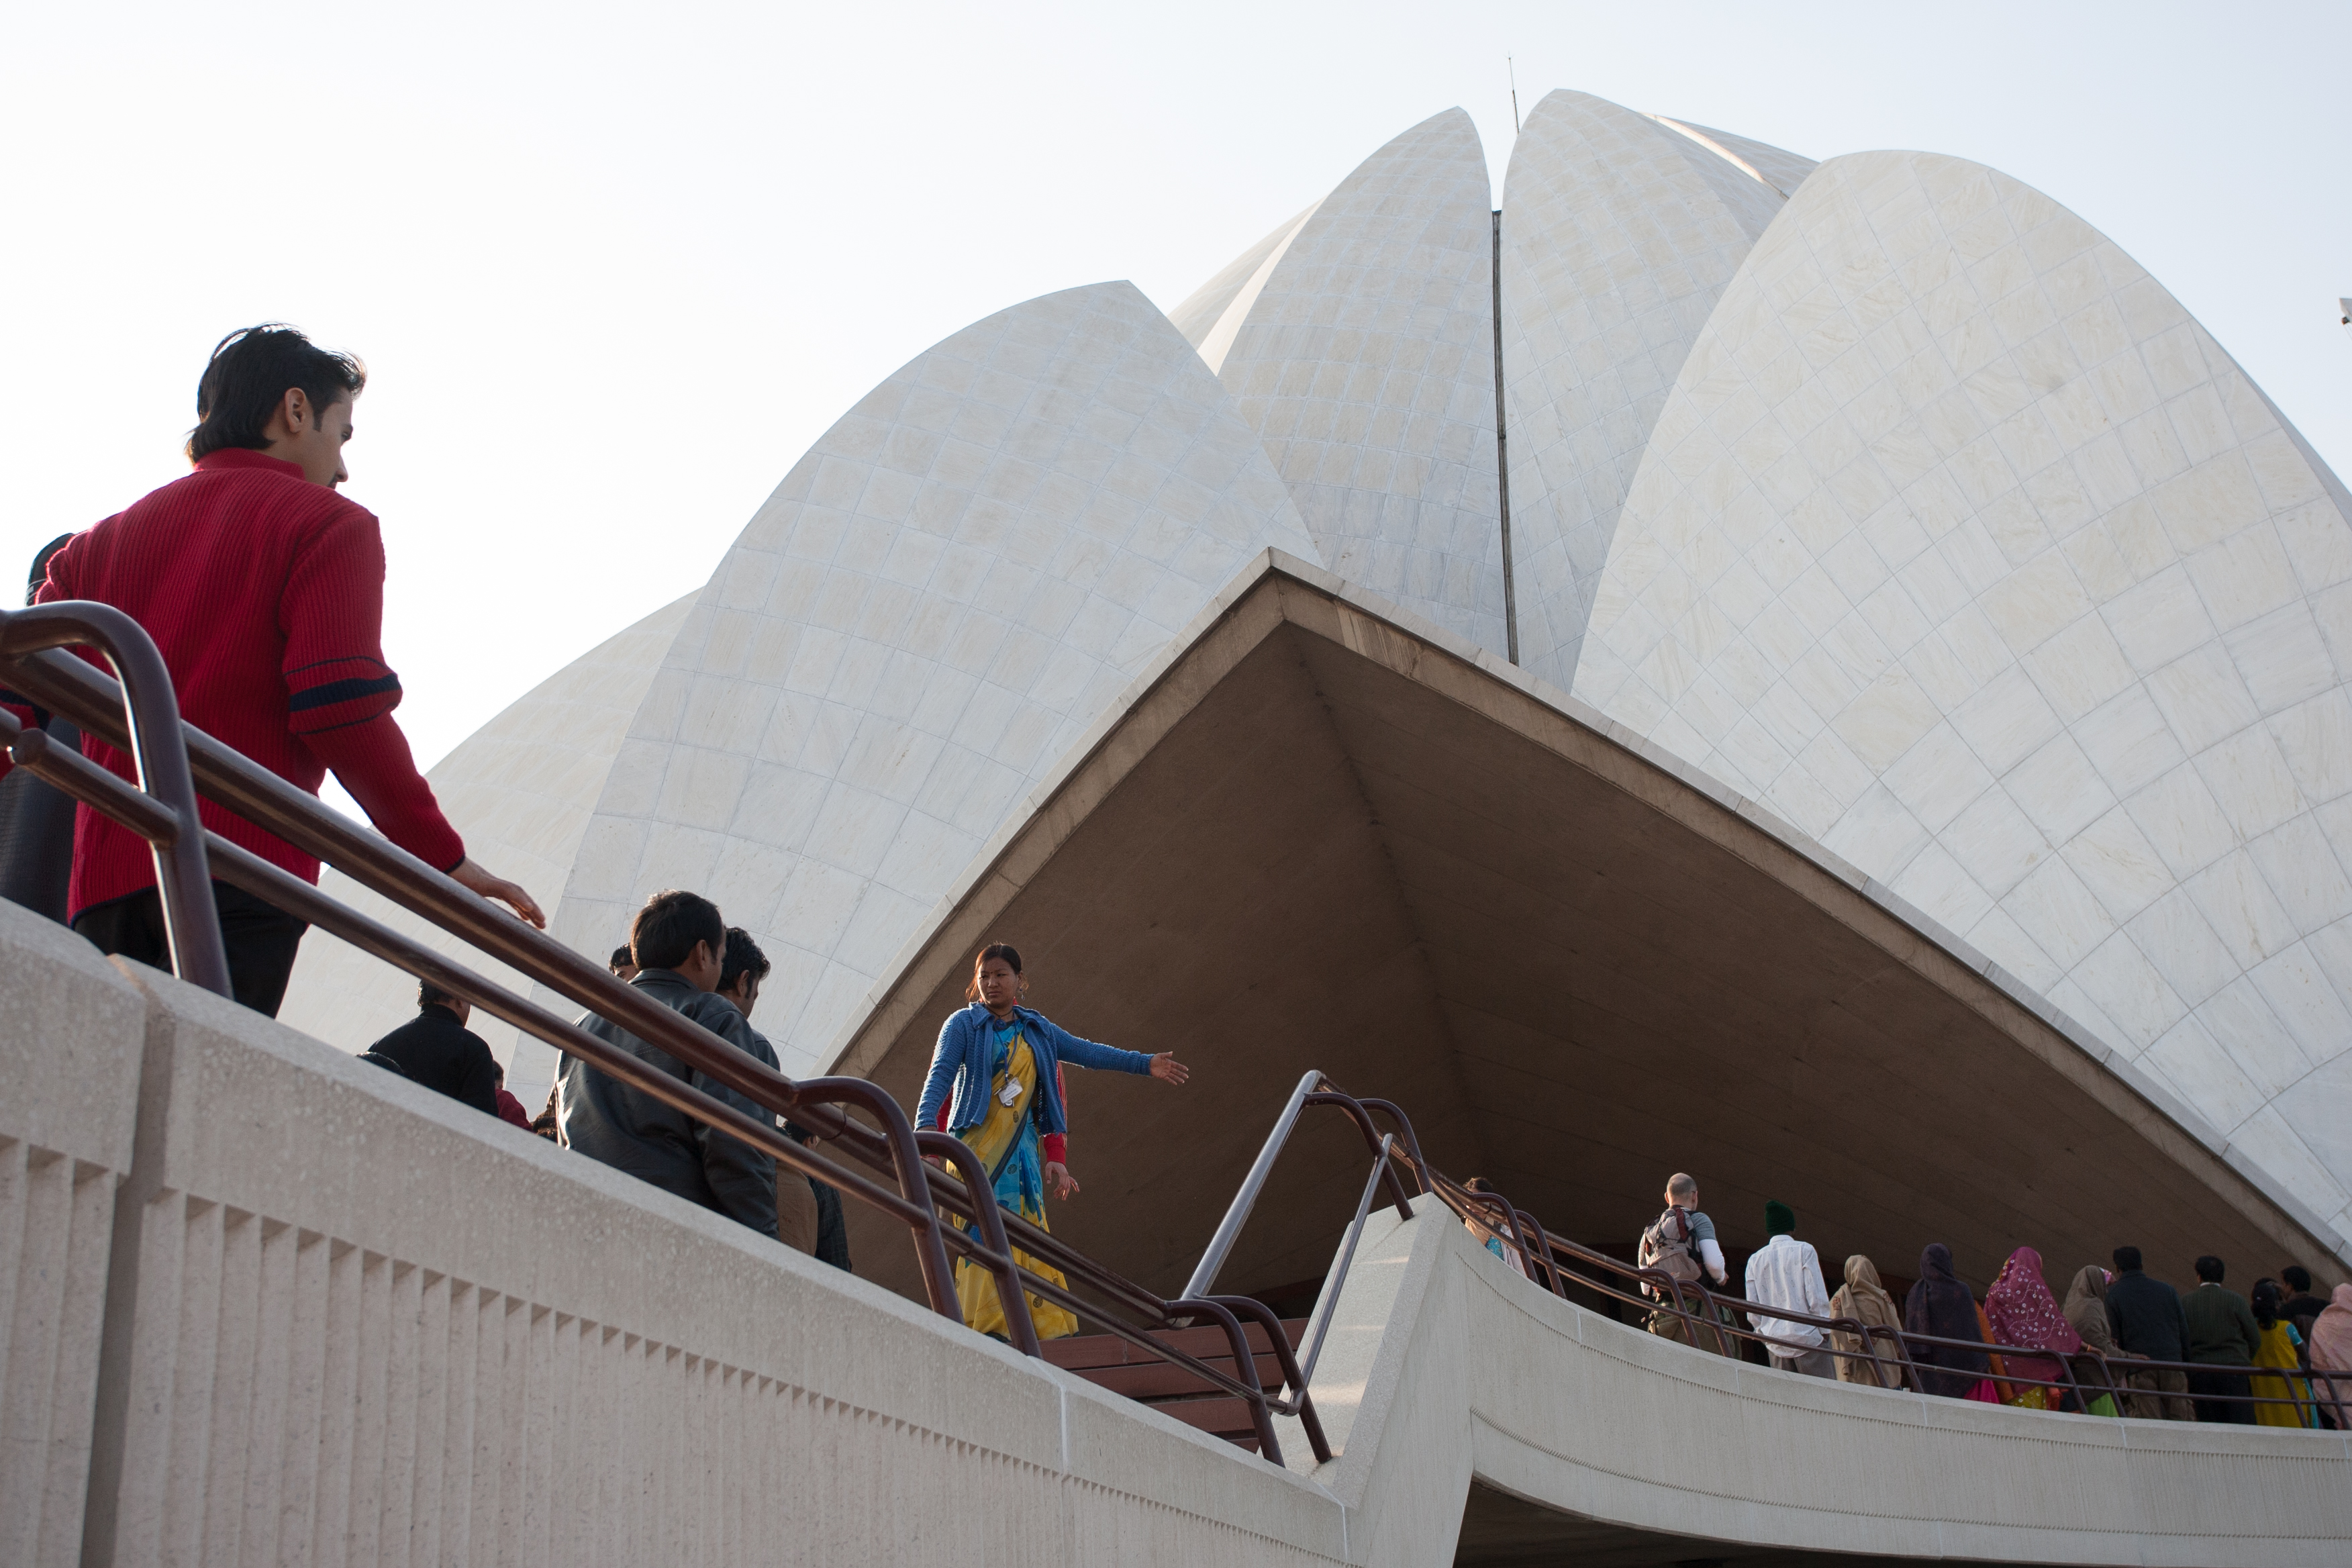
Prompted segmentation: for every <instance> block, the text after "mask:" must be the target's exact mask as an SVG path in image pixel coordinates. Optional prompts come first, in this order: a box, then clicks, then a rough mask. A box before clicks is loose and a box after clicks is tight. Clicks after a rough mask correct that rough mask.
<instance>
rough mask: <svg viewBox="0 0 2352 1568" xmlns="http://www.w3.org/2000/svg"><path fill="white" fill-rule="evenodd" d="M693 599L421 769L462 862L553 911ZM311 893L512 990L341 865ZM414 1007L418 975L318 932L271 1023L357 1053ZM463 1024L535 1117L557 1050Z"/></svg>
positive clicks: (572, 668)
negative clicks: (462, 851)
mask: <svg viewBox="0 0 2352 1568" xmlns="http://www.w3.org/2000/svg"><path fill="white" fill-rule="evenodd" d="M693 605H694V598H693V596H692V595H688V597H686V598H683V599H679V600H677V602H675V603H674V604H670V605H665V606H663V607H662V608H661V609H658V610H656V611H655V612H654V613H653V614H652V615H649V616H646V617H645V618H644V619H643V620H641V621H639V622H637V623H636V624H635V626H630V627H628V628H627V629H626V630H624V631H621V632H618V633H615V634H614V636H612V637H607V638H605V639H604V641H603V642H602V643H599V644H598V645H597V646H596V647H593V648H591V649H590V650H589V651H588V652H586V653H584V654H583V655H582V656H581V657H580V658H577V659H574V660H573V661H572V663H571V664H569V665H567V666H565V667H564V668H562V669H561V670H558V671H557V672H556V673H555V674H553V675H551V676H550V677H548V678H547V679H545V680H543V681H541V682H540V684H539V685H537V686H536V687H533V688H532V689H530V691H529V692H527V693H526V694H524V695H523V696H522V697H520V698H519V699H517V700H515V702H514V703H513V704H512V705H510V706H509V707H508V708H507V709H506V710H505V711H503V712H501V713H500V714H499V716H498V717H497V718H495V719H492V720H491V721H489V722H488V723H487V724H485V725H483V726H482V727H481V728H480V729H479V730H477V731H474V733H473V734H471V735H470V736H468V737H467V739H466V740H465V741H463V742H460V743H459V744H458V746H457V749H456V750H454V751H452V752H450V753H449V754H448V755H447V756H446V757H444V758H442V759H441V761H440V762H439V763H436V764H435V765H434V767H433V768H432V770H431V771H430V772H429V773H426V774H425V779H426V781H427V782H428V783H430V784H432V786H433V793H434V795H436V797H437V798H438V799H439V801H440V803H441V809H442V811H443V812H444V813H445V814H446V815H447V816H448V818H449V822H450V825H451V826H454V827H456V828H457V832H458V834H459V835H460V836H461V837H463V838H464V839H465V841H466V853H467V856H468V857H469V858H472V859H475V860H478V861H479V862H481V863H482V864H483V865H485V866H487V867H488V868H490V869H491V870H493V871H496V872H497V873H498V874H499V876H501V877H505V878H507V879H509V880H510V881H515V882H520V883H521V884H522V885H523V886H524V887H525V888H527V889H530V892H531V895H532V896H533V897H534V898H536V899H538V900H539V901H540V904H541V907H542V908H544V909H547V910H550V911H551V912H552V911H553V910H554V908H555V903H556V900H557V898H558V896H559V895H560V894H561V893H562V891H563V886H564V883H565V880H566V879H568V878H569V877H570V876H571V874H572V858H573V857H574V855H576V854H577V853H578V851H579V848H580V843H581V838H582V836H583V834H584V833H585V832H586V831H587V828H588V821H589V818H590V816H592V815H593V813H594V811H595V808H596V802H597V801H598V799H599V798H600V797H601V796H602V795H604V789H605V780H606V775H607V774H608V773H611V771H612V768H613V762H614V757H615V756H616V755H618V754H619V753H620V752H621V751H622V742H623V740H624V739H625V736H626V734H627V732H628V727H629V722H630V721H631V720H633V719H634V718H635V717H636V711H637V704H638V703H639V702H640V701H641V700H643V699H644V697H645V694H646V688H647V687H648V686H650V685H651V684H652V682H653V679H654V675H655V672H656V671H657V670H659V669H660V668H661V666H662V659H663V658H664V657H665V656H666V655H667V653H668V652H669V645H670V641H671V639H672V638H673V637H676V636H677V631H678V628H679V627H680V626H683V625H685V623H686V616H687V612H688V610H690V609H691V608H693ZM319 886H320V889H322V890H324V891H325V892H327V893H329V894H330V895H331V896H332V897H334V898H336V899H338V900H341V901H342V902H343V903H346V904H348V905H350V906H351V907H352V908H353V909H356V910H359V911H360V912H362V914H366V915H369V916H371V917H373V918H374V919H375V920H378V921H383V923H385V924H386V925H389V926H392V927H393V928H394V930H396V931H402V932H404V934H406V935H408V936H411V937H415V938H416V939H418V940H419V941H422V942H425V944H426V945H427V946H429V947H432V948H435V949H436V950H437V951H439V952H446V953H449V954H451V955H453V956H456V957H457V958H459V959H460V960H461V961H463V962H466V963H469V964H471V965H472V966H473V967H475V968H477V969H478V970H479V971H480V972H481V973H484V974H485V975H487V976H488V977H489V978H491V979H494V980H497V981H499V982H500V983H501V984H509V985H513V984H517V982H518V980H519V978H520V977H519V976H517V975H516V974H515V973H513V972H512V971H510V970H509V969H507V968H506V967H505V966H504V965H503V964H494V963H490V962H489V961H488V960H487V959H483V958H482V957H481V956H480V955H479V954H478V953H477V952H475V950H474V949H473V948H471V947H469V946H468V945H467V944H466V943H465V942H461V941H460V940H458V939H457V937H455V936H452V935H450V934H449V933H447V932H446V931H442V930H441V929H440V928H439V927H438V926H436V925H434V924H432V923H430V922H429V921H423V920H419V919H418V918H416V917H415V916H414V915H411V914H409V913H408V912H407V911H406V910H403V909H401V908H399V907H398V906H397V905H395V904H394V903H392V902H391V901H390V900H385V899H381V898H378V897H377V896H376V895H375V894H373V893H372V892H369V891H368V890H367V889H364V888H362V887H361V886H360V885H359V884H358V883H357V882H355V881H353V880H352V879H351V878H349V877H347V876H345V875H343V874H342V873H341V872H340V871H336V870H332V869H330V870H328V871H327V872H326V873H325V874H324V875H323V876H321V877H320V880H319ZM624 934H625V932H623V933H611V932H607V931H604V928H603V927H597V928H595V929H593V930H587V929H582V930H579V931H575V932H574V937H575V941H574V945H575V946H578V947H579V949H580V951H581V952H586V953H589V954H590V955H592V956H593V957H595V958H597V959H600V960H601V959H603V958H604V955H605V954H607V953H609V952H611V951H612V950H613V948H614V946H615V945H617V944H618V943H619V942H620V941H621V940H622V936H623V935H624ZM600 937H601V939H602V940H601V942H600V941H599V940H597V939H598V938H600ZM520 988H521V989H523V990H525V991H526V992H528V993H530V994H533V995H534V996H535V998H536V999H537V1000H538V1001H540V1002H541V1003H542V1004H544V1005H547V1006H549V1007H551V1008H553V1009H555V1010H556V1011H558V1012H569V1011H572V1005H571V1004H570V1003H568V1002H566V1001H564V1000H563V999H562V998H561V997H558V996H556V995H555V994H553V993H551V992H545V991H539V990H536V989H534V988H531V987H528V986H523V987H520ZM415 1011H416V982H415V981H414V980H412V979H410V978H409V977H408V976H407V975H406V974H405V973H402V972H401V971H399V970H396V969H394V968H393V967H392V966H391V965H390V964H387V963H382V962H381V961H379V960H377V959H375V958H373V957H371V956H369V955H368V954H366V953H364V952H361V951H360V950H359V949H357V948H355V947H349V946H346V945H345V944H344V943H342V942H339V941H337V940H336V939H334V938H333V937H331V936H329V935H327V934H326V933H325V932H324V931H312V932H310V934H309V935H308V936H306V937H304V938H303V940H302V952H301V956H300V957H299V959H298V960H297V961H296V963H295V965H294V976H293V979H292V981H291V982H290V983H289V984H288V986H287V988H286V1001H285V1005H283V1006H281V1007H280V1008H279V1009H278V1017H279V1019H280V1020H281V1021H283V1022H285V1023H287V1024H290V1025H292V1026H294V1027H296V1028H298V1029H300V1030H302V1031H303V1032H304V1033H306V1034H309V1035H311V1036H313V1037H317V1038H319V1039H321V1040H325V1041H326V1042H328V1043H329V1044H330V1045H335V1046H340V1047H342V1048H343V1049H345V1050H348V1051H363V1050H365V1049H367V1048H368V1047H369V1046H370V1045H372V1044H373V1043H374V1042H375V1041H376V1040H378V1039H381V1038H382V1037H383V1035H384V1034H385V1033H386V1032H387V1031H389V1030H390V1029H392V1028H393V1027H394V1026H396V1025H399V1024H402V1023H404V1022H406V1021H407V1020H408V1019H409V1018H410V1017H411V1016H414V1015H415ZM468 1027H470V1028H471V1029H473V1031H474V1032H475V1033H476V1034H478V1035H480V1036H481V1037H483V1038H484V1039H485V1040H488V1042H489V1044H490V1048H491V1050H492V1051H493V1052H494V1053H496V1055H497V1056H498V1058H499V1060H500V1061H501V1062H503V1063H504V1064H505V1066H506V1069H507V1088H508V1089H509V1090H510V1091H512V1092H513V1094H514V1095H515V1096H516V1097H517V1098H518V1099H520V1100H522V1102H523V1103H524V1104H525V1105H527V1106H529V1107H530V1109H531V1110H533V1111H536V1110H538V1109H539V1104H538V1102H539V1100H542V1099H544V1098H545V1096H546V1094H547V1086H548V1084H549V1083H550V1082H551V1080H552V1078H553V1075H554V1074H553V1069H554V1062H555V1053H554V1051H553V1049H552V1048H551V1047H548V1046H544V1045H542V1044H541V1043H540V1042H539V1041H538V1040H535V1039H532V1038H530V1037H528V1036H525V1035H522V1034H521V1033H520V1031H518V1030H517V1029H515V1028H514V1027H513V1026H511V1025H508V1024H502V1023H499V1021H498V1020H497V1019H495V1018H490V1017H488V1016H483V1015H481V1014H476V1015H475V1016H474V1018H473V1020H472V1022H471V1023H470V1024H469V1025H468Z"/></svg>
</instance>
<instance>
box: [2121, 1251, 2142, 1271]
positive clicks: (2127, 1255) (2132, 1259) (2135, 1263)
mask: <svg viewBox="0 0 2352 1568" xmlns="http://www.w3.org/2000/svg"><path fill="white" fill-rule="evenodd" d="M2138 1272H2139V1248H2138V1247H2116V1273H2118V1274H2137V1273H2138Z"/></svg>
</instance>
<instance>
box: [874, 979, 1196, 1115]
mask: <svg viewBox="0 0 2352 1568" xmlns="http://www.w3.org/2000/svg"><path fill="white" fill-rule="evenodd" d="M1013 1016H1015V1017H1017V1018H1019V1019H1020V1020H1021V1025H1022V1028H1021V1033H1022V1036H1023V1037H1024V1038H1025V1039H1026V1040H1027V1041H1028V1042H1029V1049H1030V1052H1031V1054H1032V1055H1034V1057H1035V1058H1037V1130H1038V1131H1040V1132H1067V1131H1069V1130H1070V1124H1069V1119H1068V1118H1067V1117H1066V1115H1065V1114H1064V1113H1063V1110H1062V1086H1061V1077H1060V1074H1059V1073H1058V1072H1056V1071H1055V1068H1057V1067H1058V1066H1059V1064H1061V1063H1063V1062H1071V1063H1074V1064H1076V1066H1078V1067H1082V1068H1103V1069H1107V1070H1108V1071H1111V1072H1132V1073H1149V1072H1150V1070H1151V1058H1150V1057H1149V1056H1146V1055H1145V1054H1144V1053H1143V1052H1141V1051H1123V1050H1120V1049H1119V1048H1118V1047H1117V1046H1098V1045H1097V1044H1095V1042H1094V1041H1092V1040H1082V1039H1080V1038H1078V1037H1076V1035H1073V1034H1071V1033H1070V1032H1069V1031H1068V1030H1067V1029H1065V1028H1063V1027H1061V1026H1059V1025H1057V1024H1055V1022H1054V1021H1053V1020H1052V1019H1050V1018H1048V1017H1046V1016H1045V1015H1044V1014H1043V1013H1038V1012H1034V1011H1032V1010H1031V1009H1029V1008H1027V1007H1015V1008H1014V1009H1013ZM993 1022H995V1019H994V1017H993V1016H992V1015H991V1014H990V1012H989V1010H988V1009H987V1008H985V1007H983V1006H982V1005H980V1004H979V1003H977V1002H974V1003H973V1004H971V1005H970V1006H968V1007H962V1008H959V1009H957V1010H956V1011H955V1012H953V1013H950V1014H949V1015H948V1021H947V1022H946V1023H944V1024H942V1025H940V1043H939V1045H938V1047H936V1048H935V1049H933V1050H932V1052H931V1070H930V1073H929V1076H928V1077H926V1078H925V1079H923V1098H922V1099H920V1100H918V1101H916V1102H915V1125H916V1127H917V1128H918V1129H920V1128H925V1127H929V1126H932V1125H933V1124H934V1123H935V1121H937V1119H938V1116H939V1114H940V1101H941V1100H945V1099H946V1098H947V1097H948V1090H949V1089H950V1087H952V1088H953V1089H954V1090H955V1104H954V1107H953V1109H952V1110H950V1111H949V1113H948V1131H950V1132H962V1131H967V1130H969V1129H971V1128H974V1127H977V1126H979V1125H980V1124H981V1123H982V1121H986V1120H988V1101H989V1087H990V1085H991V1084H992V1083H993V1082H994V1081H995V1078H996V1074H995V1072H994V1071H993V1068H994V1066H995V1064H994V1063H993V1062H992V1061H991V1060H990V1059H989V1058H990V1056H991V1054H992V1052H991V1043H992V1042H991V1038H990V1030H989V1026H990V1025H991V1024H992V1023H993Z"/></svg>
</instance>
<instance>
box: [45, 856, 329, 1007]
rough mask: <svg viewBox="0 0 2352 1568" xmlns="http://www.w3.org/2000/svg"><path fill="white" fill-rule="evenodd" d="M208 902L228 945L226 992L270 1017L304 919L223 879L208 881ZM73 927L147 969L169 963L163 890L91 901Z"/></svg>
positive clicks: (279, 998) (104, 949) (287, 974)
mask: <svg viewBox="0 0 2352 1568" xmlns="http://www.w3.org/2000/svg"><path fill="white" fill-rule="evenodd" d="M213 907H214V908H215V909H216V910H219V911H220V928H221V946H222V947H224V948H226V949H227V951H228V984H229V990H230V992H231V993H232V994H234V995H235V996H236V999H237V1001H238V1002H239V1003H241V1004H243V1005H246V1006H247V1007H250V1008H252V1009H253V1010H254V1011H255V1012H257V1013H266V1014H268V1016H270V1017H273V1018H275V1017H276V1016H278V1004H279V1003H280V1002H283V1001H285V1000H286V982H287V980H288V979H289V978H290V977H291V976H292V974H293V973H294V953H295V952H296V950H297V949H299V947H300V946H301V945H302V933H303V932H304V931H308V930H310V925H309V923H308V922H306V921H298V920H296V919H295V918H294V917H293V916H292V915H289V914H288V913H287V912H286V911H285V910H281V909H279V908H278V906H277V905H275V904H272V903H268V902H265V901H264V900H260V899H257V898H256V897H254V896H253V895H252V894H251V893H248V892H247V891H246V890H245V889H242V888H232V887H230V886H229V885H228V884H227V883H226V882H215V883H214V884H213ZM73 928H74V930H76V931H79V932H80V933H81V934H82V935H83V936H85V937H88V938H89V940H90V941H91V942H93V943H95V944H96V945H97V947H98V951H99V952H119V953H121V955H122V956H123V957H125V958H127V959H130V960H131V962H132V963H143V964H145V965H147V966H148V967H149V968H150V969H162V970H166V971H168V970H169V969H170V968H171V967H172V948H171V944H170V943H169V942H166V941H165V940H164V938H163V894H161V893H159V892H157V891H156V890H155V889H152V888H149V889H145V890H144V891H142V892H136V893H133V894H131V896H130V897H129V898H126V899H110V900H107V901H106V902H105V903H102V904H92V905H91V906H90V907H89V908H88V909H86V910H82V912H81V913H79V914H78V915H76V916H75V917H74V922H73Z"/></svg>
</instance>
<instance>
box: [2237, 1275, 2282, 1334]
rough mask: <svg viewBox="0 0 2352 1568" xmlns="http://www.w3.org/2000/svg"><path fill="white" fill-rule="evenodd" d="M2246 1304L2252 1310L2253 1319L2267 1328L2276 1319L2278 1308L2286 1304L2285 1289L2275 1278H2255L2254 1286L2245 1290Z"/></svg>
mask: <svg viewBox="0 0 2352 1568" xmlns="http://www.w3.org/2000/svg"><path fill="white" fill-rule="evenodd" d="M2246 1304H2247V1305H2248V1306H2250V1307H2252V1308H2253V1310H2254V1321H2255V1322H2257V1323H2259V1324H2261V1325H2262V1326H2263V1328H2265V1329H2267V1328H2269V1327H2270V1326H2271V1325H2272V1324H2273V1323H2275V1322H2277V1321H2278V1317H2279V1309H2280V1308H2281V1307H2283V1306H2284V1305H2285V1304H2286V1291H2285V1290H2284V1289H2282V1288H2281V1287H2280V1285H2279V1282H2278V1281H2277V1280H2275V1279H2257V1280H2255V1281H2254V1288H2253V1289H2252V1290H2249V1291H2248V1292H2246Z"/></svg>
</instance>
